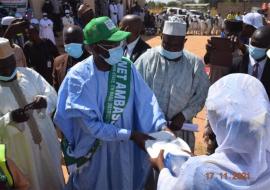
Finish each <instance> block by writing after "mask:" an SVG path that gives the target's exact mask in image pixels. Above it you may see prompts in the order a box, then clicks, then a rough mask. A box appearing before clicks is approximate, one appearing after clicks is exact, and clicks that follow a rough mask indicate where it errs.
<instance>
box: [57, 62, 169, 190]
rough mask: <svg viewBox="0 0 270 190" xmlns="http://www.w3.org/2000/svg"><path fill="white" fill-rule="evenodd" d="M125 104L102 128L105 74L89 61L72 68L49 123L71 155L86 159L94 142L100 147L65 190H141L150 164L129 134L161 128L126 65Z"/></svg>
mask: <svg viewBox="0 0 270 190" xmlns="http://www.w3.org/2000/svg"><path fill="white" fill-rule="evenodd" d="M131 68H132V71H131V87H130V96H129V100H128V103H127V105H126V107H125V110H124V112H123V114H122V116H121V118H120V119H119V120H118V121H117V122H116V123H115V125H111V124H106V123H103V112H104V104H105V99H106V96H107V87H108V76H109V72H108V71H107V72H103V71H99V70H98V69H97V67H96V65H95V64H94V61H93V57H89V58H88V59H86V60H85V61H83V62H81V63H78V64H77V65H76V66H74V67H73V68H72V69H71V70H70V71H69V73H68V75H67V76H66V78H65V80H64V82H63V83H62V86H61V88H60V91H59V99H58V106H57V111H56V115H55V123H56V124H57V126H58V127H59V128H60V129H61V131H62V132H63V133H64V135H65V136H66V138H67V139H68V141H69V142H70V143H71V144H72V151H71V153H72V155H73V156H74V157H80V156H84V155H86V154H87V152H88V151H89V149H90V147H91V146H92V145H93V143H94V141H95V140H96V138H97V139H100V140H101V141H102V146H101V147H100V148H99V149H98V150H97V151H96V153H95V154H94V156H93V158H92V160H91V161H90V162H88V163H87V164H85V165H83V166H82V167H81V168H80V169H79V170H77V171H75V172H73V173H72V174H71V176H70V179H69V182H68V185H67V189H78V190H84V189H91V190H95V189H96V190H135V189H142V188H143V186H144V183H145V181H146V177H147V174H148V171H149V169H150V165H149V162H148V157H147V155H146V153H145V152H143V151H142V150H140V149H139V148H138V147H137V145H135V144H134V142H132V141H131V140H129V138H130V133H131V131H140V132H144V133H149V132H154V131H158V130H161V128H162V127H163V126H164V124H165V122H166V121H165V119H164V115H163V113H162V112H161V110H160V108H159V106H158V103H157V100H156V97H155V96H154V94H153V92H152V91H151V89H150V88H149V87H148V86H147V85H146V83H145V82H144V80H143V79H142V77H141V76H140V74H139V73H138V72H137V71H136V69H135V67H134V66H133V65H132V67H131Z"/></svg>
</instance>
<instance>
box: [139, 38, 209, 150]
mask: <svg viewBox="0 0 270 190" xmlns="http://www.w3.org/2000/svg"><path fill="white" fill-rule="evenodd" d="M208 38H209V37H208V36H187V42H186V44H185V49H187V50H188V51H190V52H192V53H194V54H196V55H197V56H199V57H201V58H203V56H204V54H205V45H206V42H207V39H208ZM144 39H145V40H146V41H147V43H148V44H149V45H151V46H152V47H155V46H158V45H160V44H161V39H160V37H159V36H156V37H144ZM205 118H206V115H205V110H202V111H201V112H200V113H199V114H198V115H197V116H196V117H195V118H194V120H193V122H194V123H196V124H198V125H199V132H197V133H195V136H196V145H195V154H196V155H201V154H204V153H205V145H204V143H203V138H202V137H203V132H204V126H205V123H206V121H205Z"/></svg>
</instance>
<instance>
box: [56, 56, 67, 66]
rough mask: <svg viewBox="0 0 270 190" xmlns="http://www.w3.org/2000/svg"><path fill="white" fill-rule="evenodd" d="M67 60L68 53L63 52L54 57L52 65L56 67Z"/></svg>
mask: <svg viewBox="0 0 270 190" xmlns="http://www.w3.org/2000/svg"><path fill="white" fill-rule="evenodd" d="M67 60H68V54H67V53H64V54H62V55H59V56H57V57H56V58H55V59H54V63H53V65H54V67H58V66H60V65H63V64H64V63H65V62H66V61H67Z"/></svg>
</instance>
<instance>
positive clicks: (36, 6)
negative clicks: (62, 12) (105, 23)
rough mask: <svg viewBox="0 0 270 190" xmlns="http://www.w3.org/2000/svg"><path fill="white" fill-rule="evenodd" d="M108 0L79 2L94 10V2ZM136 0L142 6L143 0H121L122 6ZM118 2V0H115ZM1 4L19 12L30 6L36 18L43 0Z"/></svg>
mask: <svg viewBox="0 0 270 190" xmlns="http://www.w3.org/2000/svg"><path fill="white" fill-rule="evenodd" d="M51 1H52V4H54V5H59V0H51ZM105 1H108V0H81V2H86V3H88V4H89V5H90V6H91V7H93V10H94V11H95V10H96V2H98V3H104V2H105ZM135 1H137V2H138V3H139V5H140V6H141V7H144V4H145V0H123V4H124V8H125V9H130V8H131V7H132V5H133V4H134V3H135ZM116 2H118V0H116ZM0 3H1V6H3V7H9V8H10V10H15V9H13V8H16V9H17V11H19V12H22V13H23V12H25V11H26V9H27V8H31V9H32V11H33V14H34V16H35V17H36V18H41V17H42V12H41V8H42V5H43V3H44V0H0Z"/></svg>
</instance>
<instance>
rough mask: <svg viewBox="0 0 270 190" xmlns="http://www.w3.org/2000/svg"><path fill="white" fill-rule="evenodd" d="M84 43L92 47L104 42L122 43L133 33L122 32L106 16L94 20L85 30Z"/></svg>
mask: <svg viewBox="0 0 270 190" xmlns="http://www.w3.org/2000/svg"><path fill="white" fill-rule="evenodd" d="M83 34H84V43H85V44H88V45H91V44H95V43H97V42H100V41H102V40H106V41H111V42H121V41H123V40H124V39H126V38H127V37H128V36H129V35H130V34H131V33H130V32H125V31H122V30H120V29H119V28H117V27H116V26H115V24H114V23H113V21H112V20H111V19H110V18H109V17H106V16H103V17H98V18H94V19H92V20H91V21H90V22H89V23H88V24H87V25H86V26H85V27H84V29H83Z"/></svg>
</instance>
